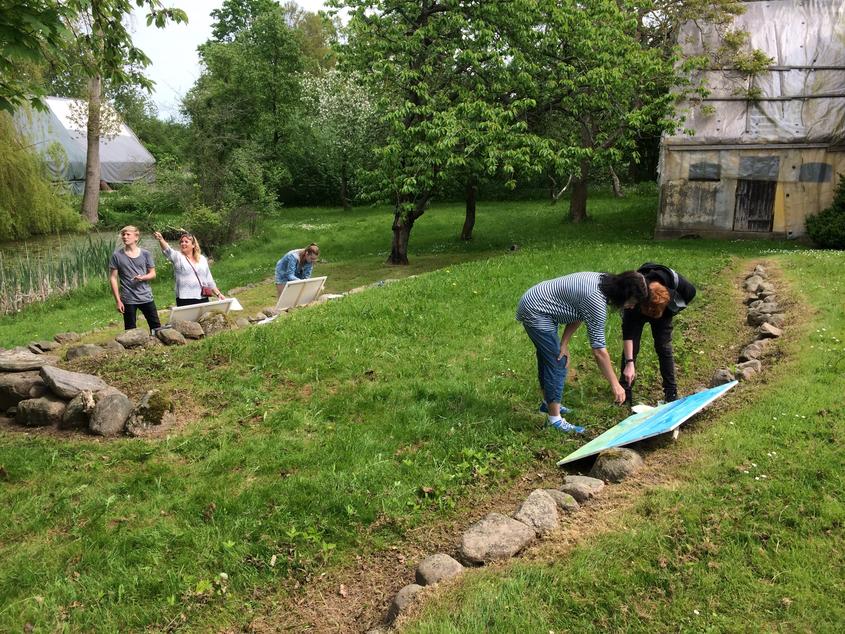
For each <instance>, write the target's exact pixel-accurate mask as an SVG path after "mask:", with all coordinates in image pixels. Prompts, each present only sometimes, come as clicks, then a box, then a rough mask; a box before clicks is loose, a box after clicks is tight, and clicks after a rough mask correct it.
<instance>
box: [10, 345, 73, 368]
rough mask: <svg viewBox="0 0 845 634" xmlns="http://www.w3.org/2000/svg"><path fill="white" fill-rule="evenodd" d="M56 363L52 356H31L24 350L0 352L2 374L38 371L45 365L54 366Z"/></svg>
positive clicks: (56, 360) (30, 353)
mask: <svg viewBox="0 0 845 634" xmlns="http://www.w3.org/2000/svg"><path fill="white" fill-rule="evenodd" d="M58 362H59V359H58V358H57V357H54V356H53V355H50V354H33V353H32V352H30V351H29V350H26V349H25V348H17V349H15V350H3V351H2V352H0V371H2V372H25V371H26V370H39V369H41V368H42V367H44V366H45V365H56V364H57V363H58Z"/></svg>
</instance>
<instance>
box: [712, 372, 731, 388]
mask: <svg viewBox="0 0 845 634" xmlns="http://www.w3.org/2000/svg"><path fill="white" fill-rule="evenodd" d="M734 380H736V377H735V376H734V375H733V372H731V371H730V370H728V369H727V368H719V369H718V370H716V371H715V372H714V373H713V378H711V379H710V387H716V386H718V385H724V384H725V383H730V382H731V381H734Z"/></svg>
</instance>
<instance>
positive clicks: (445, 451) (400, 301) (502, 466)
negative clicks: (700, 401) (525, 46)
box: [0, 199, 767, 631]
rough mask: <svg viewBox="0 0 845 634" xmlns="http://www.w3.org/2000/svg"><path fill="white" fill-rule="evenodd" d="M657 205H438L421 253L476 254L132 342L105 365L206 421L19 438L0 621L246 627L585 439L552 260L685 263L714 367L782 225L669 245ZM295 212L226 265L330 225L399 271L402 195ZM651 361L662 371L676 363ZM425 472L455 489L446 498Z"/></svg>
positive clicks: (360, 264) (595, 380) (597, 401)
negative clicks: (728, 309)
mask: <svg viewBox="0 0 845 634" xmlns="http://www.w3.org/2000/svg"><path fill="white" fill-rule="evenodd" d="M652 208H653V201H651V200H641V201H636V200H634V201H625V202H617V201H613V200H610V199H608V200H597V201H596V202H595V204H594V205H593V212H594V214H595V215H596V218H597V221H596V222H593V223H588V224H586V225H584V226H580V227H572V226H568V225H561V224H560V222H559V220H558V219H557V216H558V215H559V214H560V213H561V211H562V210H560V209H558V210H553V209H551V208H549V207H548V206H546V205H541V204H512V205H505V204H502V205H496V206H491V208H490V209H489V210H482V213H481V215H480V222H479V227H478V237H477V239H476V241H475V242H473V243H472V244H471V245H468V246H467V245H461V244H458V243H457V242H456V241H454V240H453V238H452V236H453V235H454V233H455V229H456V228H457V227H459V225H460V221H461V210H460V208H459V207H443V208H438V209H437V210H435V211H434V212H432V213H431V214H430V215H429V216H427V217H425V218H423V220H422V221H420V223H419V225H418V227H417V228H416V229H415V232H414V235H413V238H412V240H413V243H412V244H413V248H414V249H415V250H416V251H417V252H418V253H421V254H422V255H420V256H418V257H417V260H425V259H426V258H427V259H429V260H430V261H429V263H428V265H429V266H435V265H438V264H447V265H448V264H449V263H450V262H453V261H455V260H458V259H461V258H477V260H476V261H475V262H472V263H469V264H465V265H461V266H454V267H453V266H447V267H446V268H444V269H442V270H439V271H437V272H434V273H430V274H427V275H424V276H421V277H418V278H416V279H414V280H408V281H406V282H404V283H402V284H396V285H390V286H387V287H385V288H382V289H374V290H372V291H369V292H367V293H363V294H359V295H355V296H351V297H349V298H346V299H344V300H343V301H341V302H337V303H331V304H329V305H324V306H321V307H317V308H313V309H308V310H303V311H298V312H296V313H294V314H292V315H291V316H289V317H287V318H285V319H283V320H281V321H280V322H277V323H276V324H274V325H271V326H269V327H264V328H261V329H250V330H249V331H247V332H244V333H226V334H222V335H219V336H217V337H215V338H213V339H211V340H208V341H205V342H202V343H199V344H195V345H192V346H189V347H186V348H182V349H176V350H174V349H167V350H162V351H160V352H157V353H156V354H153V353H141V354H138V355H133V356H130V357H126V358H123V359H121V360H117V361H110V362H109V363H108V364H107V365H105V366H103V367H101V368H100V369H99V371H100V373H101V374H102V375H103V376H105V377H106V378H108V379H109V380H110V381H113V382H118V383H119V384H121V385H122V386H123V387H124V388H125V389H126V390H127V391H128V392H130V393H131V394H138V393H139V392H141V391H143V389H145V388H147V387H153V386H155V387H161V388H163V389H165V390H170V391H175V392H176V393H178V394H180V395H182V397H183V398H182V401H183V403H198V404H201V405H196V406H195V410H194V416H193V417H194V418H197V420H194V421H193V422H192V423H190V424H189V425H188V426H187V428H186V429H185V430H183V432H182V433H180V434H178V435H174V436H173V437H171V438H169V439H167V440H162V441H157V442H149V441H140V440H121V441H116V442H109V443H97V442H94V441H90V440H87V439H79V440H75V441H70V442H69V441H66V440H61V441H59V440H55V439H50V438H46V437H39V436H32V437H28V436H23V435H21V434H17V433H14V434H12V433H4V434H2V435H0V464H2V465H3V467H4V469H5V473H6V476H5V480H4V481H3V482H2V486H0V506H2V507H3V508H8V509H11V511H10V513H9V517H8V521H7V522H6V523H4V524H3V525H0V605H2V606H4V607H2V608H0V629H10V628H11V629H19V628H20V627H21V625H22V623H24V622H27V621H29V622H31V623H33V624H36V625H37V626H39V627H40V628H43V629H44V630H51V629H54V628H55V627H56V626H57V625H58V624H59V623H61V622H65V621H66V622H67V623H69V624H70V627H71V629H75V630H92V629H96V630H99V631H109V630H119V629H138V628H143V627H154V628H156V627H161V626H162V625H164V624H166V623H168V622H170V621H171V620H172V619H174V618H176V619H178V618H179V615H180V614H184V615H185V617H186V618H187V622H188V624H189V625H192V626H194V627H196V628H197V629H205V628H206V627H207V626H208V624H210V623H214V624H215V625H217V626H220V625H222V624H225V623H234V624H241V625H242V624H244V623H247V622H249V620H250V608H251V606H252V603H253V601H256V600H258V599H255V598H254V597H256V596H258V595H257V594H255V590H256V589H257V590H258V591H259V592H258V594H260V593H261V592H263V591H265V590H266V589H267V588H269V587H272V586H275V585H277V584H278V583H280V582H283V581H285V580H291V579H305V578H306V577H307V575H309V574H312V573H313V572H314V571H315V570H319V569H320V568H321V567H322V566H324V565H327V564H329V565H330V564H331V563H332V562H334V561H341V560H345V559H347V558H348V557H350V556H351V555H352V554H353V553H354V552H357V551H359V550H361V549H366V548H369V547H376V546H378V545H379V544H380V543H384V542H385V541H389V540H391V539H393V538H394V537H395V535H396V534H401V532H402V531H403V530H404V529H405V528H406V527H407V526H412V525H416V524H418V523H419V522H423V521H434V520H436V518H438V517H442V516H444V515H447V514H448V513H449V510H450V509H451V508H452V507H453V506H455V505H456V504H460V500H461V499H462V496H464V495H466V494H467V491H468V489H467V487H470V486H472V485H477V484H479V483H480V484H483V485H484V486H485V487H496V486H504V485H506V484H507V482H508V481H510V480H511V479H512V478H513V477H515V476H516V475H517V474H518V473H520V472H521V471H522V470H524V469H526V468H528V467H529V465H530V464H531V463H532V462H533V461H534V460H535V458H534V453H535V451H536V450H538V449H540V448H541V447H544V446H550V447H553V449H554V451H555V452H559V453H563V452H566V451H567V450H568V449H571V448H573V447H574V446H576V444H577V442H578V441H576V440H569V439H561V438H560V437H559V436H556V435H555V434H554V433H552V432H551V431H547V430H543V431H540V430H538V426H537V425H538V423H539V421H540V419H539V418H538V416H537V415H536V414H535V413H534V411H533V407H534V402H535V400H536V397H535V389H536V388H535V385H534V378H533V377H534V370H533V366H534V361H533V353H532V351H531V347H530V343H528V340H527V338H526V337H525V335H524V333H523V332H522V331H521V329H520V327H519V325H518V324H517V323H516V322H515V321H514V320H513V311H514V307H515V303H516V301H517V299H518V298H519V296H520V294H521V293H522V292H523V291H524V290H525V288H527V287H528V286H530V285H531V284H532V283H534V282H536V281H538V280H540V279H545V278H549V277H552V276H555V275H559V274H562V273H564V272H568V271H574V270H589V269H596V270H614V269H622V268H626V267H632V266H636V265H638V264H639V263H641V262H642V261H644V260H646V259H654V260H657V261H665V262H667V263H669V264H673V265H675V266H677V267H678V268H679V269H681V270H682V271H683V272H684V273H685V274H688V275H689V277H690V278H691V279H693V280H694V281H696V282H698V283H699V285H700V287H701V290H702V292H701V295H700V298H697V300H696V303H697V308H698V309H699V310H698V312H696V311H692V310H691V311H688V313H685V319H683V320H681V327H680V331H681V332H680V333H679V334H680V335H681V336H679V337H678V343H679V345H678V358H679V363H680V365H681V366H682V367H683V368H684V371H685V374H686V375H687V376H689V377H695V376H704V375H706V374H708V373H709V369H710V362H709V360H708V358H707V355H705V354H702V353H701V352H702V351H703V350H705V348H706V347H707V345H708V344H707V340H706V338H705V333H706V332H707V330H708V329H712V328H714V327H715V326H714V323H711V322H710V321H708V320H710V319H713V318H715V319H718V318H719V317H720V315H718V314H717V315H715V317H708V316H707V315H706V314H705V313H706V311H705V310H702V309H705V308H707V307H708V305H709V304H710V301H711V300H709V299H708V297H715V296H718V294H719V291H720V288H721V285H722V284H724V282H723V281H722V280H720V279H719V278H718V276H717V275H716V274H717V272H718V271H719V270H721V269H722V268H723V267H724V266H725V265H726V264H727V263H728V262H729V261H730V260H731V258H732V257H733V255H734V254H737V253H738V254H740V255H742V254H755V253H759V252H760V250H761V249H762V248H763V245H760V244H753V243H719V242H677V243H657V244H655V243H652V242H651V241H650V240H649V234H650V230H651V224H650V220H649V216H650V209H652ZM285 223H287V224H286V225H284V226H283V227H282V228H281V229H277V230H276V231H275V233H270V232H269V231H268V233H267V236H274V235H276V234H278V235H284V236H293V237H292V238H290V240H289V241H287V240H282V239H281V238H274V237H265V238H264V239H263V240H262V241H261V242H260V243H256V244H253V245H249V246H245V245H242V247H241V248H240V249H239V250H237V251H236V257H233V258H230V259H229V260H227V259H226V258H222V259H221V261H220V262H218V264H217V268H216V272H217V273H218V275H220V277H221V278H222V279H227V280H229V281H230V283H231V284H239V283H243V282H245V281H249V280H250V279H253V278H254V277H255V276H256V275H259V276H260V275H263V273H264V271H265V269H266V263H267V262H268V261H273V259H274V258H275V257H277V255H278V253H280V252H281V251H283V250H284V247H281V244H283V243H284V242H286V241H287V244H290V242H293V244H300V243H304V242H305V241H307V240H309V238H310V237H312V236H314V235H315V234H317V235H319V236H320V240H319V241H320V243H321V246H323V250H324V253H325V257H326V258H327V259H329V260H332V258H338V260H337V261H336V262H335V261H332V262H331V263H330V264H327V265H324V266H325V269H322V270H321V271H320V272H326V269H329V268H330V267H335V268H334V269H333V271H332V273H331V274H332V275H333V277H334V278H335V279H336V278H344V276H345V279H346V283H347V284H348V285H349V286H353V285H356V284H357V283H359V282H362V281H366V280H369V279H378V278H379V277H384V276H385V275H382V274H381V269H379V268H377V267H380V262H381V260H382V259H383V257H384V253H383V252H381V253H380V252H379V249H380V248H383V247H386V244H387V242H386V236H385V229H386V227H385V216H384V214H383V212H382V213H377V212H375V211H362V212H356V213H354V214H352V215H343V214H341V213H340V212H323V211H315V210H296V211H293V210H292V211H291V212H290V214H289V216H288V217H286V218H285ZM318 223H319V224H320V226H318V227H317V228H314V227H313V225H315V224H318ZM303 225H310V226H311V228H308V227H305V228H303ZM294 227H298V228H296V229H295V228H294ZM269 229H272V227H268V230H269ZM296 231H299V232H300V233H298V234H295V232H296ZM552 232H554V233H552ZM512 242H516V243H519V244H521V245H522V248H521V249H520V250H519V251H517V252H516V253H514V254H511V253H508V252H506V250H505V247H506V246H507V245H509V244H511V243H512ZM766 246H767V245H766ZM485 256H496V257H485ZM230 260H231V261H230ZM259 264H260V266H259ZM418 266H419V265H418ZM370 268H372V269H373V270H375V271H376V274H375V275H374V274H373V272H372V271H371V270H368V269H370ZM261 292H266V293H272V291H271V290H270V289H269V287H268V288H266V289H264V290H257V291H256V293H261ZM109 309H110V307H109V305H108V302H106V303H104V304H103V305H102V311H103V314H104V315H105V311H107V310H109ZM66 310H67V311H69V312H67V313H66V314H67V315H73V310H74V309H73V308H72V307H67V308H66ZM94 310H95V309H94V308H92V311H94ZM96 310H100V309H96ZM98 314H99V313H98ZM104 318H105V317H104ZM68 319H70V317H68ZM6 323H8V322H4V324H6ZM41 327H42V328H43V329H45V330H48V329H49V328H52V327H53V325H52V324H51V325H44V326H41ZM65 327H67V326H63V327H62V328H65ZM71 327H72V328H73V327H74V326H71ZM75 328H82V326H80V325H76V326H75ZM609 330H610V332H611V333H613V332H616V331H617V330H618V318H617V317H613V318H612V319H611V320H610V324H609ZM9 332H11V331H9ZM683 335H686V336H683ZM611 340H613V337H612V336H611ZM613 351H614V353H615V352H616V351H618V342H617V341H613ZM573 356H574V363H575V364H576V370H578V371H579V374H580V377H579V378H578V379H576V380H575V381H574V382H573V385H572V387H571V388H570V393H569V396H568V404H569V405H572V406H575V407H576V408H578V409H579V412H580V418H579V420H581V421H584V422H585V423H587V424H588V425H589V426H590V427H591V429H592V430H595V431H596V432H599V431H601V430H603V429H605V428H607V427H609V426H610V425H612V424H614V423H615V422H617V421H618V419H619V415H620V413H619V411H618V410H617V409H615V408H613V407H612V406H609V405H608V404H607V402H608V400H609V399H608V393H607V387H606V386H605V385H604V384H603V382H602V381H600V380H599V377H598V373H597V371H596V370H595V369H594V367H593V363H592V361H591V359H590V355H589V349H588V344H587V341H586V337H585V335H584V334H583V333H579V334H578V335H577V336H576V341H575V343H574V345H573ZM652 361H653V360H652ZM648 365H649V366H652V367H653V366H654V365H655V364H654V363H649V364H648ZM444 370H445V371H444ZM642 378H643V381H644V382H645V381H646V380H651V381H652V383H653V379H654V374H653V373H652V374H651V375H649V374H646V375H644V376H643V377H642ZM423 486H425V487H431V488H432V489H433V490H434V493H433V494H432V495H431V496H430V497H429V498H427V499H422V498H420V496H419V495H418V493H419V490H420V487H423ZM374 524H375V525H377V526H378V527H379V528H371V529H369V530H367V527H371V526H373V525H374ZM274 555H275V556H276V557H275V559H273V556H274ZM271 561H273V562H274V565H273V566H271V565H270V562H271ZM221 572H224V573H226V575H228V580H227V581H225V585H226V587H227V592H226V593H225V594H224V593H222V592H220V586H221V583H222V582H221V581H220V577H219V573H221Z"/></svg>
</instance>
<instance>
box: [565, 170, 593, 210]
mask: <svg viewBox="0 0 845 634" xmlns="http://www.w3.org/2000/svg"><path fill="white" fill-rule="evenodd" d="M589 179H590V161H588V160H586V159H585V160H582V161H581V174H580V175H579V176H578V178H577V179H573V180H574V182H573V184H572V196H571V197H570V199H569V219H570V220H571V221H572V222H582V221H584V220H586V219H587V184H588V183H589Z"/></svg>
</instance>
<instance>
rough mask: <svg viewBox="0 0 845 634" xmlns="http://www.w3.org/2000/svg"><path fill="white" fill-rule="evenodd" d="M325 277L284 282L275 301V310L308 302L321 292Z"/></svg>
mask: <svg viewBox="0 0 845 634" xmlns="http://www.w3.org/2000/svg"><path fill="white" fill-rule="evenodd" d="M326 277H327V276H325V275H324V276H323V277H311V278H308V279H307V280H294V281H292V282H288V283H287V284H285V288H284V289H283V290H282V294H281V295H279V299H278V301H277V302H276V310H287V309H289V308H295V307H296V306H304V305H305V304H310V303H311V302H313V301H314V300H315V299H317V298H318V297H319V296H320V293H322V292H323V286H324V285H325V283H326Z"/></svg>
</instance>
